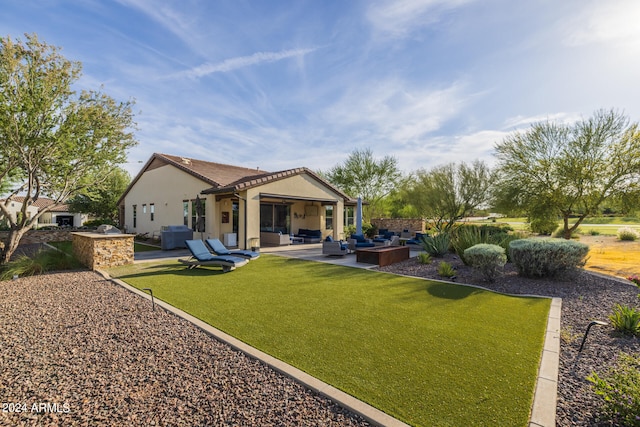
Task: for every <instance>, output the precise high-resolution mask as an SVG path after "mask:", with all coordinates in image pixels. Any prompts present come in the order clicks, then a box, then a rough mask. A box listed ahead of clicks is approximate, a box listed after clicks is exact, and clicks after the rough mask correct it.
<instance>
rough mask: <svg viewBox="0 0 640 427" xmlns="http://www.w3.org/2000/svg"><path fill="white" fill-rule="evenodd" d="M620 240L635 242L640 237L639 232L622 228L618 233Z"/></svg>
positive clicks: (629, 228)
mask: <svg viewBox="0 0 640 427" xmlns="http://www.w3.org/2000/svg"><path fill="white" fill-rule="evenodd" d="M617 235H618V239H620V240H624V241H629V242H633V241H635V240H637V239H638V237H640V235H639V234H638V232H637V231H636V230H634V229H633V228H631V227H622V228H619V229H618V232H617Z"/></svg>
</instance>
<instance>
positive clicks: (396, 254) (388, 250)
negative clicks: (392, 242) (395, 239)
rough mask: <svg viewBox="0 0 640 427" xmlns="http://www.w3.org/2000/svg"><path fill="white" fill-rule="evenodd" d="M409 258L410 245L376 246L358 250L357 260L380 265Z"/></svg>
mask: <svg viewBox="0 0 640 427" xmlns="http://www.w3.org/2000/svg"><path fill="white" fill-rule="evenodd" d="M406 259H409V247H408V246H376V247H373V248H362V249H358V250H356V262H362V263H365V264H378V266H379V267H384V266H385V265H389V264H393V263H395V262H400V261H404V260H406Z"/></svg>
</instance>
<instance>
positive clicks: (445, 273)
mask: <svg viewBox="0 0 640 427" xmlns="http://www.w3.org/2000/svg"><path fill="white" fill-rule="evenodd" d="M438 275H440V276H441V277H448V278H452V277H455V276H456V270H455V269H454V268H453V267H452V266H451V264H449V263H448V262H445V261H440V264H439V265H438Z"/></svg>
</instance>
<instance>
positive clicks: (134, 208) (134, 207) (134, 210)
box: [132, 205, 138, 228]
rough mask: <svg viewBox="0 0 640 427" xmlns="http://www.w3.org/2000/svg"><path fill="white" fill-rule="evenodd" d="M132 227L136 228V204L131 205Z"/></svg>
mask: <svg viewBox="0 0 640 427" xmlns="http://www.w3.org/2000/svg"><path fill="white" fill-rule="evenodd" d="M132 212H133V228H136V223H137V220H138V205H133V211H132Z"/></svg>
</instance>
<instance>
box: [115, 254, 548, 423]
mask: <svg viewBox="0 0 640 427" xmlns="http://www.w3.org/2000/svg"><path fill="white" fill-rule="evenodd" d="M109 274H111V275H112V276H113V277H118V278H120V279H121V280H124V281H125V282H127V283H129V284H131V285H133V286H135V287H137V288H145V287H149V288H152V289H153V293H154V296H156V297H157V298H160V299H162V300H164V301H166V302H169V303H170V304H172V305H174V306H176V307H179V308H181V309H182V310H184V311H186V312H188V313H190V314H192V315H194V316H196V317H198V318H200V319H202V320H204V321H205V322H207V323H209V324H211V325H213V326H215V327H217V328H219V329H221V330H223V331H225V332H227V333H229V334H231V335H233V336H235V337H236V338H238V339H240V340H242V341H244V342H246V343H248V344H250V345H252V346H254V347H256V348H258V349H260V350H262V351H264V352H266V353H269V354H271V355H273V356H275V357H277V358H279V359H281V360H283V361H285V362H287V363H290V364H291V365H294V366H296V367H298V368H300V369H302V370H304V371H306V372H308V373H310V374H311V375H313V376H315V377H317V378H320V379H321V380H323V381H326V382H328V383H329V384H332V385H334V386H335V387H337V388H339V389H342V390H343V391H345V392H347V393H349V394H352V395H353V396H356V397H357V398H359V399H361V400H363V401H366V402H368V403H370V404H372V405H373V406H375V407H377V408H379V409H381V410H383V411H385V412H387V413H389V414H391V415H393V416H395V417H397V418H399V419H401V420H403V421H405V422H407V423H409V424H413V425H421V426H433V425H438V426H447V425H451V426H460V425H491V426H496V425H504V426H525V425H527V422H528V417H529V410H530V407H531V403H532V399H533V390H534V386H535V377H536V374H537V369H538V364H539V360H540V356H541V351H542V345H543V339H544V331H545V328H546V321H547V314H548V311H549V305H550V302H549V300H546V299H538V298H523V297H508V296H503V295H499V294H495V293H492V292H488V291H482V290H479V289H475V288H471V287H464V286H458V285H450V284H443V283H438V282H432V281H425V280H419V279H415V278H407V277H401V276H395V275H391V274H386V273H379V272H372V271H367V270H362V269H357V268H348V267H341V266H335V265H330V264H324V263H315V262H309V261H303V260H296V259H288V258H282V257H277V256H273V255H268V254H263V255H262V257H261V258H260V259H258V260H254V261H251V262H250V263H249V264H248V265H246V266H244V267H241V268H238V269H237V270H235V271H233V272H231V273H227V274H221V273H220V272H219V270H218V271H217V270H214V269H206V268H200V269H195V270H188V269H186V268H185V267H184V266H182V265H180V264H178V263H172V262H169V263H167V262H165V263H147V264H135V265H130V266H126V267H119V268H114V269H111V270H109Z"/></svg>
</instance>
